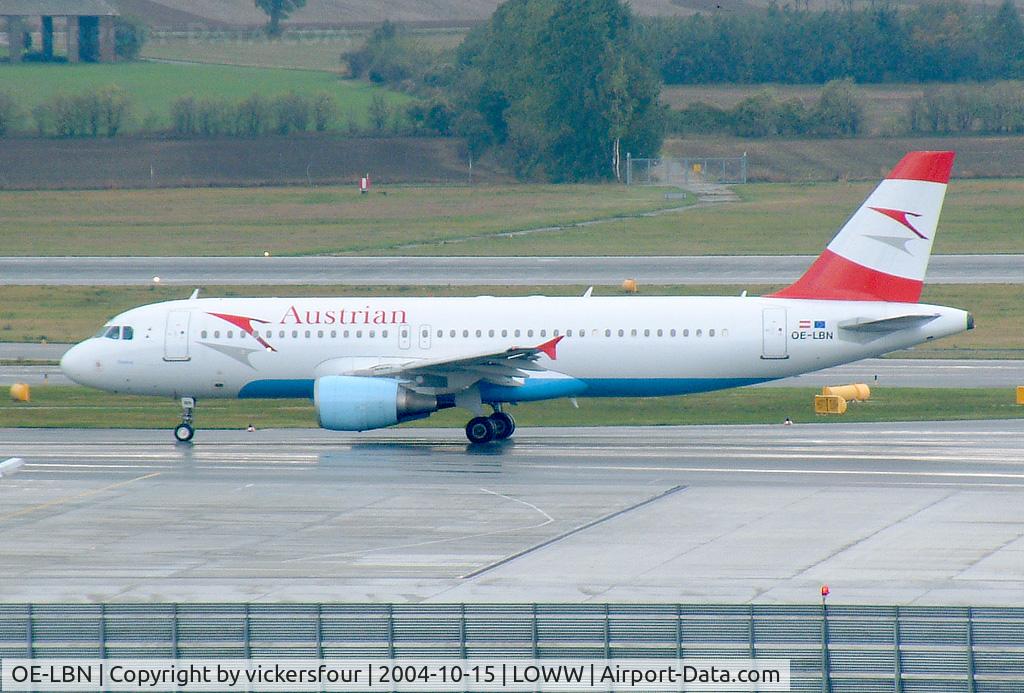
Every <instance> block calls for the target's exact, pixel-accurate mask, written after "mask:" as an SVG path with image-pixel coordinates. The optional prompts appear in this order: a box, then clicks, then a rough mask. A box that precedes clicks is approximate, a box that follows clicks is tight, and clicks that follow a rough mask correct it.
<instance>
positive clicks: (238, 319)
mask: <svg viewBox="0 0 1024 693" xmlns="http://www.w3.org/2000/svg"><path fill="white" fill-rule="evenodd" d="M209 315H212V316H213V317H215V318H220V319H221V320H226V321H227V322H229V323H231V324H232V325H235V326H236V327H238V328H239V329H240V330H242V331H244V332H245V333H247V334H248V335H249V336H250V337H252V338H253V339H255V340H256V341H257V342H258V343H259V344H260V346H262V347H263V348H264V349H266V350H267V351H277V349H275V348H274V347H273V346H271V345H270V344H269V343H267V341H266V340H264V339H263V337H260V335H259V333H258V332H257V331H256V329H255V328H254V327H253V326H252V324H253V323H254V322H258V323H262V324H268V323H269V322H270V321H269V320H260V319H259V318H247V317H245V316H244V315H229V314H228V313H209Z"/></svg>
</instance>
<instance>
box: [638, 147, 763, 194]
mask: <svg viewBox="0 0 1024 693" xmlns="http://www.w3.org/2000/svg"><path fill="white" fill-rule="evenodd" d="M746 182H747V155H746V153H744V154H743V156H729V157H685V158H669V157H663V158H661V159H637V158H634V157H631V156H629V155H627V156H626V185H675V186H680V187H685V186H688V185H698V184H702V183H718V184H735V183H746Z"/></svg>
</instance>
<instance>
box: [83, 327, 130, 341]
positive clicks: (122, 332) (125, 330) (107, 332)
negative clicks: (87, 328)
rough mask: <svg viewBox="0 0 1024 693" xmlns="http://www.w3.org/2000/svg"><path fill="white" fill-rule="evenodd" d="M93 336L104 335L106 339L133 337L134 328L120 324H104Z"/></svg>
mask: <svg viewBox="0 0 1024 693" xmlns="http://www.w3.org/2000/svg"><path fill="white" fill-rule="evenodd" d="M93 336H94V337H106V338H107V339H133V338H134V337H135V329H134V328H131V327H127V326H121V325H104V326H103V327H101V328H100V331H99V332H97V333H96V334H95V335H93Z"/></svg>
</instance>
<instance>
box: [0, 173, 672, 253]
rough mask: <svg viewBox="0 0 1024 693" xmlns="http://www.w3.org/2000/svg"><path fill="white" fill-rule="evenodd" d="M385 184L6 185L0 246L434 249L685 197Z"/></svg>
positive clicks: (16, 249)
mask: <svg viewBox="0 0 1024 693" xmlns="http://www.w3.org/2000/svg"><path fill="white" fill-rule="evenodd" d="M385 192H386V193H387V194H386V195H385V194H381V193H380V189H378V192H375V193H372V194H370V195H360V194H359V192H358V191H357V190H355V189H354V188H352V187H350V186H346V187H324V188H317V189H315V190H314V189H310V188H262V189H255V188H241V189H238V188H220V189H161V190H134V191H121V190H105V191H88V192H4V193H0V248H3V253H4V254H5V255H177V254H179V253H180V251H181V248H182V247H183V246H182V243H185V244H186V245H187V246H188V247H189V252H190V253H193V254H196V255H225V254H236V255H262V254H263V251H265V250H269V251H271V252H272V253H274V254H275V255H284V254H289V255H306V254H343V253H365V254H379V253H383V252H387V251H390V250H393V249H395V248H396V247H399V246H402V245H404V244H408V243H431V244H432V245H431V246H430V247H431V248H432V249H433V250H434V252H435V253H436V252H437V249H438V247H439V245H438V244H443V243H444V242H445V241H448V240H452V239H458V238H465V237H467V236H477V235H494V234H499V233H503V232H507V231H514V230H517V229H529V228H534V227H539V226H551V225H561V224H572V223H576V222H581V221H588V220H592V219H599V218H606V217H616V216H619V215H629V214H636V213H639V212H646V211H651V210H657V209H664V208H670V207H678V206H680V205H681V204H685V202H681V201H680V200H675V199H672V200H666V199H665V196H664V191H663V190H660V189H653V188H625V187H621V186H608V185H604V186H602V185H548V186H533V185H511V186H495V187H478V188H467V187H461V188H455V187H453V188H447V187H446V188H430V187H392V188H388V189H387V190H386V191H385ZM609 228H610V229H611V230H612V231H614V229H615V225H614V224H613V225H611V226H610V227H609ZM492 242H494V241H492ZM494 243H496V245H498V246H500V245H501V241H497V242H494ZM502 254H506V253H502Z"/></svg>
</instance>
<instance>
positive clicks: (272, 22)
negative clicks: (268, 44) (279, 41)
mask: <svg viewBox="0 0 1024 693" xmlns="http://www.w3.org/2000/svg"><path fill="white" fill-rule="evenodd" d="M305 6H306V0H256V7H258V8H259V9H260V10H262V11H263V13H264V14H265V15H267V17H268V20H267V35H268V36H280V35H281V20H283V19H288V15H290V14H291V13H292V12H294V11H295V10H298V9H300V8H302V7H305Z"/></svg>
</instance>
